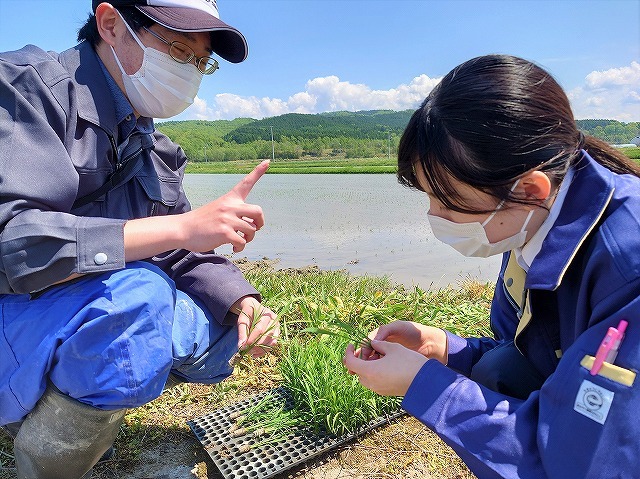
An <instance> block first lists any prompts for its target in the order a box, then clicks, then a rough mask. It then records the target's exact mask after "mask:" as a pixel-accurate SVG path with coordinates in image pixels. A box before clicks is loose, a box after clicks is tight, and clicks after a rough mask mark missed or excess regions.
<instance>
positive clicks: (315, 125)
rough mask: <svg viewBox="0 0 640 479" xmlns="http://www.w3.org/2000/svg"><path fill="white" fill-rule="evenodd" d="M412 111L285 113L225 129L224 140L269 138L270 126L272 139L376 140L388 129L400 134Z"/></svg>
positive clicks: (386, 132)
mask: <svg viewBox="0 0 640 479" xmlns="http://www.w3.org/2000/svg"><path fill="white" fill-rule="evenodd" d="M412 114H413V110H405V111H389V110H373V111H358V112H346V111H340V112H332V113H320V114H317V115H306V114H302V113H287V114H286V115H280V116H276V117H272V118H265V119H263V120H258V121H254V122H252V123H247V124H245V125H243V126H241V127H239V128H236V129H235V130H233V131H230V132H229V133H227V134H226V135H225V136H224V140H225V141H231V142H235V143H249V142H252V141H255V140H271V128H273V138H274V140H275V141H280V140H281V139H282V138H283V137H288V138H293V137H298V138H307V139H316V138H340V137H344V138H357V139H370V140H374V139H376V140H377V139H380V138H386V137H387V136H388V135H389V133H391V134H394V135H400V134H402V131H403V130H404V128H405V127H406V126H407V123H409V118H411V115H412Z"/></svg>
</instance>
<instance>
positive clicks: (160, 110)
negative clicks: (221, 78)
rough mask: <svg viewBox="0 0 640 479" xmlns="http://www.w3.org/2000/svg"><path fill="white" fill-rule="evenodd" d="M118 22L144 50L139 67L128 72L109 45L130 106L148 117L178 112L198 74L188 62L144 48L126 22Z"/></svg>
mask: <svg viewBox="0 0 640 479" xmlns="http://www.w3.org/2000/svg"><path fill="white" fill-rule="evenodd" d="M118 15H120V13H119V12H118ZM120 18H122V15H120ZM122 21H123V22H124V24H125V26H126V27H127V30H129V33H131V35H132V36H133V38H134V39H135V41H136V42H137V43H138V45H140V48H142V50H143V52H144V59H143V61H142V66H141V67H140V69H139V70H138V71H137V72H136V73H134V74H133V75H129V74H127V73H126V72H125V71H124V68H122V64H121V63H120V60H119V59H118V56H117V55H116V52H115V50H114V49H113V47H111V51H112V52H113V56H114V57H115V59H116V63H117V64H118V67H119V68H120V71H121V72H122V81H123V82H124V88H125V91H126V93H127V97H128V99H129V102H130V103H131V106H133V108H134V109H135V110H136V111H137V112H138V113H139V114H140V115H142V116H146V117H150V118H169V117H172V116H175V115H177V114H179V113H182V112H183V111H184V110H185V109H186V108H187V107H188V106H189V105H191V104H192V103H193V99H194V98H195V97H196V94H197V93H198V90H199V88H200V82H202V73H201V72H200V70H198V68H197V67H196V66H195V65H193V64H191V63H178V62H177V61H175V60H174V59H173V58H171V55H169V54H167V53H163V52H161V51H158V50H156V49H154V48H151V47H146V46H145V45H144V44H143V43H142V42H141V41H140V39H139V38H138V36H137V35H136V34H135V33H134V31H133V30H132V29H131V28H130V27H129V25H128V24H127V22H126V21H125V20H124V19H122Z"/></svg>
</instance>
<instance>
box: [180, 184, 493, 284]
mask: <svg viewBox="0 0 640 479" xmlns="http://www.w3.org/2000/svg"><path fill="white" fill-rule="evenodd" d="M242 177H243V175H215V174H190V175H186V177H185V191H186V194H187V197H188V198H189V200H190V201H191V204H192V206H193V207H194V208H195V207H197V206H200V205H202V204H204V203H206V202H208V201H212V200H214V199H215V198H217V197H219V196H221V195H223V194H224V193H226V192H227V191H229V190H230V189H231V188H232V187H233V186H234V185H235V184H236V183H237V182H238V181H240V179H242ZM247 202H248V203H253V204H259V205H260V206H261V207H262V209H263V211H264V214H265V219H266V226H265V227H264V229H262V230H261V231H259V232H258V234H257V235H256V238H255V239H254V241H252V242H251V243H249V244H248V245H247V247H246V248H245V250H244V251H243V252H241V253H238V254H236V255H235V256H237V257H239V258H241V257H246V258H248V259H250V260H257V259H262V258H265V257H266V258H269V259H272V260H278V263H277V265H276V267H278V268H291V267H302V266H307V265H317V266H318V267H319V268H321V269H345V270H347V271H349V272H351V273H353V274H367V275H373V276H388V277H389V278H391V280H392V281H394V282H396V283H401V284H404V285H406V286H408V287H411V286H413V285H417V286H420V287H421V288H423V289H427V288H441V287H445V286H449V285H456V284H459V283H460V282H461V281H462V280H464V279H468V278H473V279H477V280H480V281H488V282H493V281H494V280H495V278H496V276H497V273H498V269H499V265H500V257H493V258H488V259H481V258H465V257H464V256H462V255H460V254H459V253H458V252H456V251H455V250H453V248H451V247H450V246H447V245H444V244H442V243H440V242H439V241H438V240H437V239H436V238H435V237H434V236H433V233H431V230H430V228H429V224H428V221H427V218H426V213H427V210H428V199H427V196H426V195H425V194H423V193H420V192H417V191H413V190H410V189H408V188H405V187H403V186H401V185H400V184H399V183H398V182H397V180H396V177H395V175H391V174H336V175H331V174H324V175H321V174H317V175H312V174H309V175H304V174H295V175H294V174H291V175H286V174H284V175H283V174H267V175H265V176H264V177H263V178H261V179H260V181H259V182H258V183H257V184H256V186H255V187H254V189H253V191H252V192H251V194H250V195H249V198H248V199H247ZM217 252H218V253H222V254H228V255H230V254H231V253H232V251H231V247H230V246H227V245H225V246H223V247H221V248H219V249H218V250H217Z"/></svg>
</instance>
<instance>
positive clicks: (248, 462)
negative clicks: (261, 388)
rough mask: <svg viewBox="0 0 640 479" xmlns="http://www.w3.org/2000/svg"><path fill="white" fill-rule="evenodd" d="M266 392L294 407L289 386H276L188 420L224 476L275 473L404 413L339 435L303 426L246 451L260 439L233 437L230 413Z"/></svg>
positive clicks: (259, 478)
mask: <svg viewBox="0 0 640 479" xmlns="http://www.w3.org/2000/svg"><path fill="white" fill-rule="evenodd" d="M267 394H272V395H273V397H274V398H275V399H274V401H284V402H285V407H292V404H291V398H290V396H289V395H288V393H287V391H286V389H284V388H277V389H274V390H272V391H268V392H264V393H261V394H258V395H255V396H252V397H250V398H247V399H245V400H243V401H241V402H239V403H235V404H232V405H230V406H227V407H224V408H221V409H217V410H215V411H213V412H212V413H210V414H207V415H206V416H202V417H200V418H197V419H194V420H192V421H188V422H187V424H188V425H189V427H190V428H191V430H192V431H193V433H194V434H195V435H196V437H197V438H198V440H199V441H200V442H201V443H202V445H203V447H204V449H205V450H206V451H207V453H208V454H209V456H210V457H211V459H212V460H213V462H214V463H215V465H216V466H217V467H218V469H219V470H220V472H221V473H222V475H223V476H224V477H225V479H267V478H270V477H273V476H275V475H277V474H280V473H282V472H284V471H286V470H288V469H291V468H293V467H294V466H297V465H299V464H302V463H303V462H306V461H308V460H309V459H312V458H314V457H316V456H319V455H320V454H323V453H325V452H328V451H330V450H331V449H333V448H335V447H337V446H339V445H341V444H344V443H346V442H348V441H350V440H352V439H354V438H356V437H357V436H360V435H362V434H364V433H366V432H368V431H370V430H372V429H375V428H376V427H379V426H382V425H384V424H387V423H389V421H391V420H392V419H395V418H397V417H399V416H402V415H403V414H404V413H403V412H402V411H400V410H398V411H397V412H396V413H394V414H391V415H389V416H388V417H381V418H378V419H375V420H373V421H371V422H369V423H368V424H366V425H365V426H363V427H361V428H360V429H359V430H357V431H355V432H353V433H351V434H346V435H343V436H339V437H337V436H335V435H332V434H324V433H315V432H314V431H310V430H309V429H302V428H300V429H298V430H295V432H294V433H292V434H290V435H289V436H288V437H287V438H286V439H285V440H282V441H280V442H277V443H274V444H267V445H261V446H256V447H254V448H251V449H249V450H248V451H247V450H246V447H247V446H249V447H250V446H253V445H255V444H257V440H255V439H253V438H248V437H242V436H240V437H233V436H232V435H231V434H230V433H229V428H230V427H231V426H232V425H233V424H234V420H233V419H230V416H231V415H232V414H233V413H236V412H241V411H244V410H245V409H246V408H247V407H248V406H250V405H251V404H255V403H256V402H257V401H259V400H260V399H262V398H263V397H264V396H266V395H267Z"/></svg>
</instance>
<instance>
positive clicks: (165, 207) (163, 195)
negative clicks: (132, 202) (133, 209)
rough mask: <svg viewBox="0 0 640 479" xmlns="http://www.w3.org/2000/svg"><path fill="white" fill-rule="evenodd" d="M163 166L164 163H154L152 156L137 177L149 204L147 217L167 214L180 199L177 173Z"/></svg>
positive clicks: (147, 159)
mask: <svg viewBox="0 0 640 479" xmlns="http://www.w3.org/2000/svg"><path fill="white" fill-rule="evenodd" d="M163 166H164V163H162V162H160V161H158V162H154V161H153V160H152V159H151V155H150V156H149V157H148V158H146V161H145V164H144V167H143V168H142V169H141V170H140V171H139V172H138V174H137V175H136V181H137V183H138V185H139V186H140V187H141V188H142V190H143V191H144V195H145V197H146V200H147V202H148V206H149V208H148V209H147V211H146V215H149V216H158V215H165V214H167V213H168V212H169V209H170V208H172V207H174V206H176V204H177V202H178V199H179V198H180V178H179V177H178V176H177V175H176V174H175V172H173V171H171V170H168V169H167V168H163ZM165 169H166V170H167V171H165ZM146 215H145V216H146Z"/></svg>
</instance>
